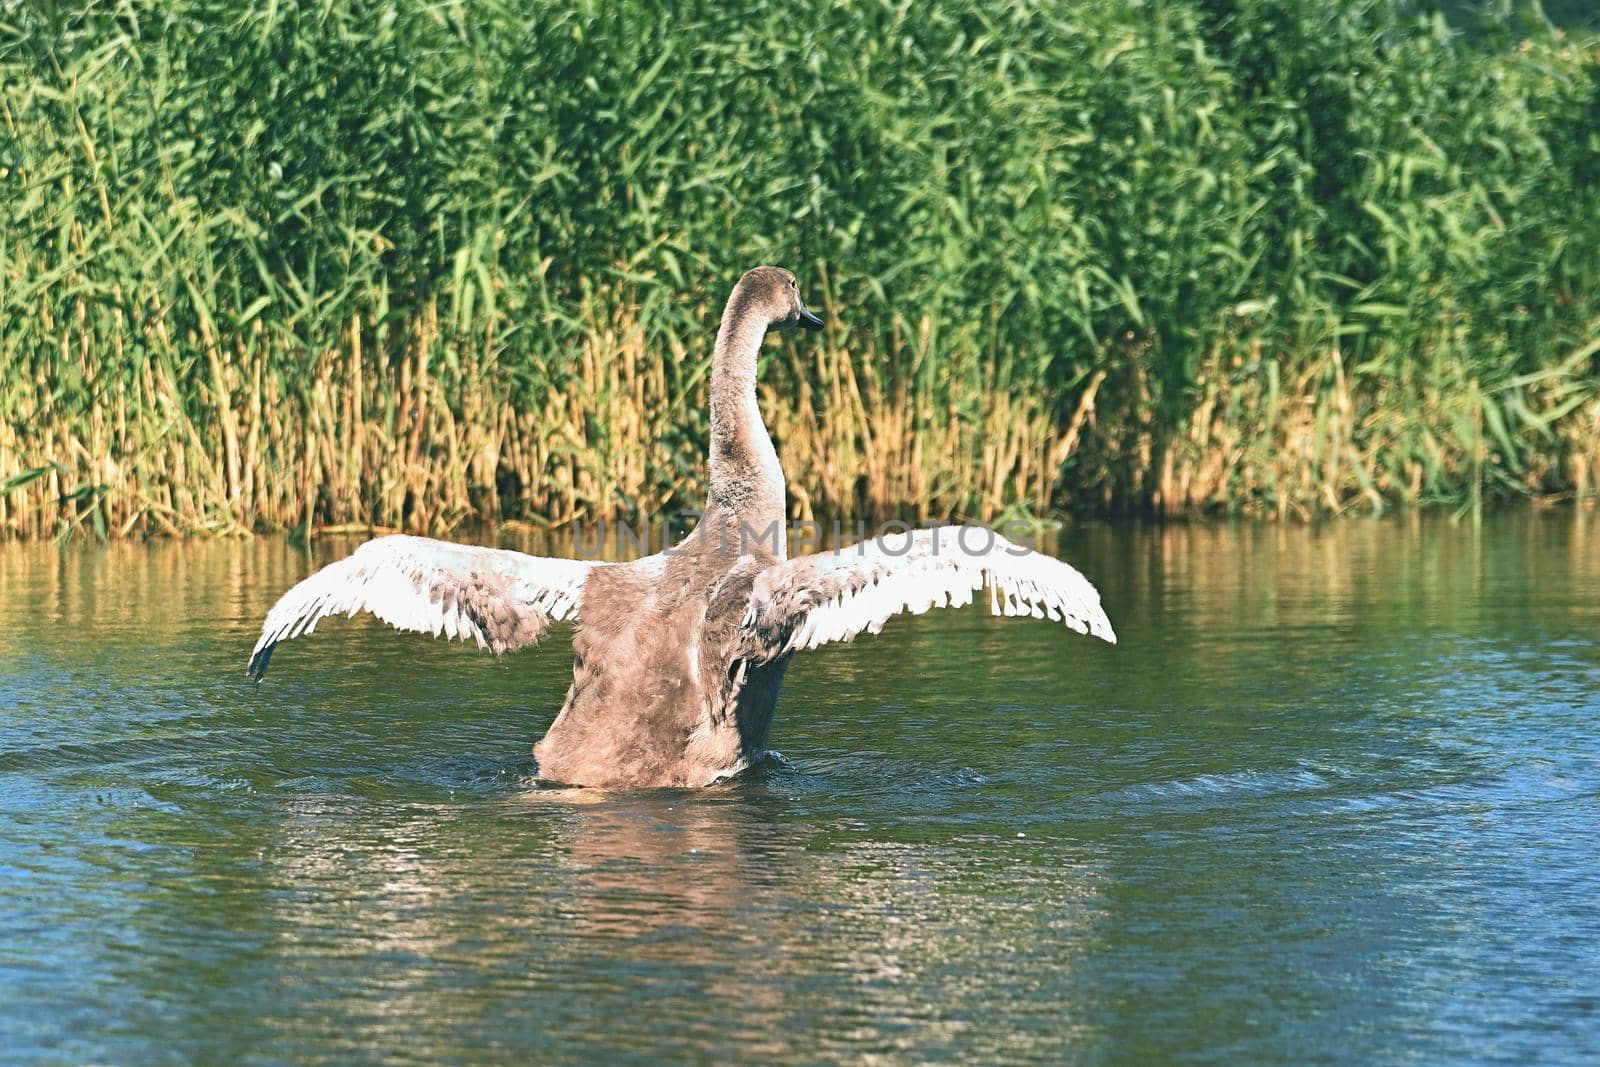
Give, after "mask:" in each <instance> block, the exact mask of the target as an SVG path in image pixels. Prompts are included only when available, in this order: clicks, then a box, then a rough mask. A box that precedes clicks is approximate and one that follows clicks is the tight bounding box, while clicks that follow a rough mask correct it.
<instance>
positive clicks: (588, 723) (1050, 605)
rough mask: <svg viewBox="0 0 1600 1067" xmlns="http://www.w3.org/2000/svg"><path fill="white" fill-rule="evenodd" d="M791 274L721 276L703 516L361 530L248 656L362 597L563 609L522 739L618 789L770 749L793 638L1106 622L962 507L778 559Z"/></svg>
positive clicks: (1073, 587) (441, 624)
mask: <svg viewBox="0 0 1600 1067" xmlns="http://www.w3.org/2000/svg"><path fill="white" fill-rule="evenodd" d="M821 326H822V322H821V320H820V319H818V318H817V316H815V315H814V314H812V313H811V312H810V311H809V310H807V308H806V307H805V304H804V303H803V302H802V301H801V299H800V295H799V292H798V290H797V288H796V286H795V280H794V275H792V274H791V273H789V272H788V271H786V270H782V269H780V268H776V267H757V268H755V269H754V270H751V271H749V272H748V273H746V274H745V275H744V277H743V278H741V279H740V280H739V283H738V285H736V286H735V287H734V290H733V293H732V295H730V296H729V298H728V303H727V306H726V308H725V309H724V311H723V317H722V324H721V327H720V329H719V330H718V333H717V342H716V349H715V351H714V353H713V356H712V377H711V447H710V456H709V467H710V488H709V492H708V496H707V501H706V507H705V510H704V512H703V513H702V515H701V518H700V523H699V525H698V527H697V528H696V529H695V530H694V531H693V532H692V533H690V534H689V535H688V536H687V537H685V538H684V539H683V541H681V542H679V543H678V544H677V545H676V546H674V547H673V548H671V549H667V550H665V551H663V552H659V553H657V554H655V555H653V556H647V557H645V558H644V559H640V560H636V561H634V562H631V563H601V562H592V561H586V560H570V559H555V558H549V557H541V556H530V555H526V554H524V553H520V552H512V551H507V550H503V549H490V548H475V547H470V546H465V545H456V544H452V543H449V542H445V541H436V540H432V539H429V538H422V537H409V536H403V535H395V536H391V537H383V538H378V539H376V540H373V541H369V542H367V543H366V544H364V545H362V546H361V547H360V548H358V549H357V550H356V551H355V552H354V553H353V554H352V555H350V556H349V557H347V558H345V559H343V560H340V561H338V562H336V563H332V564H329V565H328V566H326V567H324V568H322V569H321V570H319V571H317V572H316V573H315V574H312V575H311V576H310V577H308V578H306V579H305V580H304V581H302V582H300V583H299V584H298V585H296V586H294V587H293V588H292V589H290V590H289V591H288V592H287V593H285V594H284V596H283V597H282V598H281V599H280V600H279V601H278V603H277V604H276V605H275V606H274V607H273V608H272V610H271V611H270V612H269V613H268V615H267V618H266V622H265V624H264V625H263V627H262V633H261V639H260V640H259V641H258V642H257V644H256V647H255V649H254V650H253V651H252V653H251V656H250V662H249V667H248V671H249V673H250V675H251V676H252V677H254V678H256V679H258V680H259V679H260V678H261V677H262V675H264V674H265V672H266V669H267V665H268V663H269V661H270V659H271V657H272V653H273V649H274V648H275V647H276V646H277V645H278V644H279V643H281V642H283V641H286V640H289V639H291V638H294V637H299V636H302V635H304V634H307V633H311V632H312V631H313V630H314V629H315V628H316V625H317V622H318V621H319V620H321V619H322V618H325V617H326V616H328V615H333V614H345V615H354V614H355V613H356V612H358V611H367V612H370V613H372V614H373V615H376V616H377V617H378V618H380V619H382V620H383V621H385V622H387V623H389V624H390V625H391V626H394V627H396V628H397V629H401V630H412V631H420V632H423V633H432V634H433V635H434V636H436V637H437V636H440V635H443V636H446V637H451V638H457V639H461V640H466V639H472V640H475V641H476V642H477V643H478V645H479V646H480V647H482V648H487V649H489V650H490V651H492V652H494V653H495V654H496V655H500V654H503V653H506V652H514V651H516V650H518V649H520V648H525V647H527V646H529V645H532V644H535V643H536V642H537V641H538V640H539V639H540V638H541V637H543V636H544V634H545V632H546V631H547V630H548V628H549V625H550V623H551V621H561V620H575V621H576V622H577V628H576V630H575V632H574V636H573V647H574V651H575V653H576V658H575V660H574V664H573V671H572V686H571V688H570V689H569V690H568V691H567V698H566V701H565V703H564V704H563V705H562V708H561V711H560V713H559V714H558V715H557V716H556V719H555V721H554V722H553V723H552V724H551V726H550V729H549V730H548V731H547V732H546V734H545V736H544V737H543V739H541V740H540V741H539V743H538V744H537V745H535V746H534V750H533V751H534V757H535V759H536V760H537V761H538V765H539V771H538V773H539V777H540V778H541V779H544V780H546V781H550V782H556V783H561V784H566V785H585V786H600V787H607V788H614V789H624V788H643V787H663V786H667V787H698V786H705V785H709V784H711V783H713V782H716V781H719V780H721V779H725V778H728V777H731V776H733V775H736V774H738V773H739V772H740V771H742V770H744V769H746V768H748V767H750V766H751V765H753V764H755V763H757V762H759V761H760V760H761V758H762V757H763V756H764V755H765V753H766V749H767V740H768V737H769V735H770V732H771V727H772V719H773V713H774V710H775V708H776V706H777V700H778V692H779V689H780V687H781V686H782V683H783V675H784V671H785V670H786V669H787V668H788V665H789V659H790V657H791V656H793V654H794V653H795V652H798V651H801V650H804V649H808V648H816V647H818V646H820V645H823V644H827V643H829V642H833V641H849V640H851V639H853V638H854V637H855V636H856V635H857V634H859V633H862V632H863V631H866V632H870V633H877V632H878V631H879V630H880V629H881V628H882V626H883V625H884V623H885V621H887V620H888V619H889V618H890V617H891V616H893V615H896V614H901V613H910V614H920V613H922V612H925V611H928V610H930V609H932V608H934V607H944V606H960V605H962V604H966V603H970V602H971V600H972V598H973V595H974V593H975V592H977V591H978V590H980V589H982V588H983V587H984V586H986V585H987V587H988V589H989V593H990V607H991V610H993V611H995V612H996V613H997V614H1006V615H1031V616H1033V617H1035V618H1049V619H1052V620H1055V621H1058V622H1062V623H1064V624H1066V625H1068V626H1071V627H1072V628H1073V629H1076V630H1078V631H1079V632H1081V633H1089V634H1093V635H1094V636H1096V637H1100V638H1103V639H1104V640H1106V641H1111V642H1114V641H1115V640H1116V635H1115V634H1114V633H1113V631H1112V629H1111V624H1110V622H1109V621H1108V620H1107V619H1106V616H1105V612H1104V611H1103V610H1102V609H1101V606H1100V597H1099V594H1098V593H1096V591H1095V589H1094V587H1093V586H1092V585H1091V584H1090V583H1089V582H1088V580H1087V579H1085V578H1084V577H1083V575H1081V574H1079V573H1078V572H1077V571H1076V570H1074V569H1073V568H1072V567H1070V566H1068V565H1067V564H1066V563H1063V562H1061V561H1060V560H1057V559H1054V558H1052V557H1050V556H1046V555H1042V554H1040V553H1037V552H1033V551H1031V550H1028V549H1026V548H1023V547H1022V546H1019V545H1016V544H1014V543H1012V542H1011V541H1008V540H1006V539H1005V538H1003V537H1000V536H998V535H996V534H994V533H993V532H992V531H988V530H983V529H980V528H975V527H958V526H942V527H934V528H931V529H922V530H917V531H914V532H906V533H903V534H889V535H885V536H883V537H879V538H876V539H873V540H868V541H863V542H861V543H859V544H856V545H851V546H846V547H845V548H842V549H839V550H838V551H835V552H828V553H821V554H818V555H814V556H806V557H801V558H797V559H789V558H788V552H787V543H786V541H785V534H784V525H785V502H784V494H785V486H784V480H783V471H782V468H781V467H780V466H779V464H778V456H777V451H776V450H775V449H774V448H773V446H772V439H771V438H770V437H769V436H768V434H767V431H766V427H765V425H764V423H763V422H762V419H761V411H760V408H759V407H758V406H757V403H756V388H755V383H756V357H757V355H758V353H759V351H760V348H761V344H762V341H763V339H764V338H765V336H766V334H767V332H768V331H769V330H771V329H785V328H801V329H810V330H815V329H820V328H821Z"/></svg>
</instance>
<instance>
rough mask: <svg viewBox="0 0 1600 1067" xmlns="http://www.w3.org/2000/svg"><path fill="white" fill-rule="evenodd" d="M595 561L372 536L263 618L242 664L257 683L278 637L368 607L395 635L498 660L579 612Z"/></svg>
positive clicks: (298, 633) (293, 591)
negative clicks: (472, 649) (474, 645)
mask: <svg viewBox="0 0 1600 1067" xmlns="http://www.w3.org/2000/svg"><path fill="white" fill-rule="evenodd" d="M597 566H603V564H599V563H592V562H589V561H587V560H576V559H551V558H547V557H544V556H529V555H526V554H524V553H521V552H511V551H508V550H505V549H497V548H474V547H470V546H467V545H455V544H451V543H450V542H448V541H434V540H430V539H429V538H426V537H406V536H403V535H396V536H393V537H380V538H378V539H377V540H374V541H368V542H367V543H366V544H364V545H362V546H361V547H360V548H358V549H356V550H355V552H354V553H352V554H351V555H349V556H347V557H346V558H344V559H342V560H340V561H339V562H337V563H330V564H328V566H326V567H324V568H322V569H321V570H319V571H317V572H316V573H315V574H313V575H311V577H309V578H307V579H305V580H304V581H302V582H300V584H298V585H296V586H295V587H294V588H293V589H290V590H289V591H288V592H287V593H285V594H284V595H283V597H282V599H280V600H279V601H278V603H277V604H276V605H274V606H273V608H272V610H271V611H269V612H268V613H267V621H266V623H265V625H263V626H262V628H261V640H259V641H257V642H256V647H255V650H254V651H253V652H251V653H250V664H249V666H248V667H247V668H246V670H247V671H248V673H249V675H250V677H252V678H254V679H256V680H257V681H260V679H261V676H262V675H264V674H266V673H267V663H268V662H269V661H270V660H271V659H272V650H273V649H274V648H275V647H277V645H278V643H279V642H280V641H288V640H291V639H293V638H296V637H299V636H301V635H302V634H308V633H311V632H312V631H313V630H315V629H316V628H317V622H318V621H319V620H321V619H324V618H326V617H327V616H329V615H333V614H337V613H340V612H342V613H343V614H345V615H354V614H355V613H356V612H358V611H370V612H371V613H372V614H374V615H376V616H377V617H378V618H380V619H382V620H383V621H384V622H386V623H388V624H389V625H390V626H393V627H394V628H395V629H397V630H412V631H416V632H419V633H431V634H433V635H434V636H435V637H438V636H439V635H440V634H444V635H445V636H446V637H451V638H459V639H461V640H466V639H467V638H469V637H470V638H472V639H473V640H475V641H477V642H478V647H479V648H487V649H490V650H491V651H493V652H494V654H495V655H497V656H498V655H500V654H502V653H505V652H515V651H516V650H517V649H519V648H526V647H527V646H529V645H531V644H534V643H535V642H537V641H538V640H539V638H541V637H543V636H544V633H545V631H546V630H547V629H549V627H550V620H551V619H570V618H572V617H574V616H575V615H577V613H578V603H579V598H580V596H581V595H582V592H583V583H584V579H586V578H587V577H588V576H589V572H590V571H591V570H593V569H594V568H595V567H597Z"/></svg>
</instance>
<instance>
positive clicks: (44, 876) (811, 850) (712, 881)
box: [0, 511, 1600, 1064]
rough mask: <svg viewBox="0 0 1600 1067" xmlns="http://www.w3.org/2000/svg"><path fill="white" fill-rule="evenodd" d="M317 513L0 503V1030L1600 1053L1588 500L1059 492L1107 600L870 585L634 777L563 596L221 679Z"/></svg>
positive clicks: (395, 1044) (702, 1053) (366, 1042)
mask: <svg viewBox="0 0 1600 1067" xmlns="http://www.w3.org/2000/svg"><path fill="white" fill-rule="evenodd" d="M353 544H354V542H352V541H349V540H342V541H336V540H326V541H320V542H319V543H318V544H317V545H316V546H315V548H314V550H313V551H312V552H311V553H310V554H309V555H308V554H306V553H305V552H303V551H302V550H299V549H297V548H294V547H292V546H290V545H289V544H287V543H285V542H284V541H282V540H280V539H271V538H258V539H255V540H250V541H220V542H205V541H190V542H184V543H154V544H113V545H111V546H109V547H99V546H94V545H84V544H81V543H80V544H77V545H70V546H66V547H55V546H39V545H15V544H13V545H3V544H0V1043H3V1044H0V1059H4V1060H5V1061H7V1062H18V1063H164V1062H173V1063H177V1062H187V1063H233V1062H247V1063H290V1062H394V1063H406V1062H418V1063H436V1062H459V1063H467V1062H470V1063H485V1062H507V1063H527V1062H549V1061H572V1060H580V1059H582V1060H594V1059H604V1060H607V1061H612V1062H637V1063H656V1062H661V1061H663V1060H666V1061H676V1062H682V1061H690V1062H701V1061H716V1062H728V1061H733V1060H741V1061H744V1060H772V1061H780V1062H812V1063H815V1062H859V1061H861V1060H875V1061H877V1062H885V1063H912V1062H994V1061H1005V1062H1015V1061H1046V1062H1065V1063H1129V1064H1145V1063H1160V1062H1168V1061H1180V1062H1211V1063H1229V1064H1234V1063H1283V1064H1300V1063H1314V1062H1327V1063H1362V1064H1370V1063H1402V1062H1404V1063H1429V1064H1431V1063H1502V1062H1503V1063H1524V1062H1537V1063H1582V1062H1591V1063H1592V1062H1596V1061H1597V1060H1600V843H1597V842H1600V714H1597V713H1600V650H1597V646H1596V637H1597V624H1600V515H1596V514H1592V513H1583V512H1579V513H1577V514H1574V513H1572V512H1568V511H1553V512H1547V513H1538V512H1531V511H1530V512H1519V513H1515V514H1506V515H1500V516H1491V517H1490V518H1488V519H1486V520H1485V521H1484V522H1483V524H1482V525H1481V527H1475V526H1474V525H1472V524H1471V523H1470V522H1463V523H1461V524H1452V523H1451V522H1450V521H1448V519H1445V518H1434V517H1428V518H1420V519H1419V518H1415V517H1402V518H1398V519H1388V520H1366V519H1352V520H1346V521H1341V522H1338V523H1335V524H1330V525H1325V526H1319V527H1315V528H1303V527H1277V526H1267V525H1188V526H1167V527H1154V526H1126V525H1122V526H1117V525H1094V524H1074V525H1072V526H1070V527H1068V528H1067V529H1066V530H1065V531H1064V532H1063V533H1062V534H1061V538H1060V544H1059V546H1058V547H1059V551H1060V552H1061V554H1063V555H1064V556H1065V557H1066V558H1068V559H1070V560H1072V561H1073V562H1074V563H1076V564H1077V565H1078V566H1079V567H1080V569H1082V570H1083V571H1084V572H1085V573H1086V574H1087V575H1088V576H1089V577H1090V578H1091V579H1092V580H1093V581H1095V582H1096V584H1097V585H1098V586H1099V587H1100V589H1101V590H1102V592H1103V594H1104V598H1105V603H1106V607H1107V610H1108V612H1109V613H1110V615H1111V618H1112V620H1113V622H1114V623H1115V625H1116V627H1117V630H1118V632H1119V635H1120V637H1121V644H1119V645H1117V646H1116V647H1111V646H1108V645H1104V644H1101V643H1099V642H1097V641H1093V640H1090V639H1087V638H1083V637H1079V636H1077V635H1076V634H1073V633H1070V632H1067V631H1065V630H1064V629H1062V628H1061V627H1059V626H1053V625H1051V624H1049V623H1045V622H1036V621H1033V620H1010V619H994V618H991V617H989V616H988V615H987V613H986V612H984V611H983V610H981V609H973V608H969V609H966V610H962V611H946V612H939V613H935V614H933V615H929V616H926V617H922V618H907V619H899V620H895V621H891V622H890V624H889V626H888V627H887V628H886V630H885V631H884V633H883V634H882V635H881V636H878V637H875V638H873V637H863V638H862V639H861V640H859V641H858V642H856V643H855V644H853V645H843V646H833V647H829V648H826V649H820V650H816V651H811V652H805V653H801V654H800V655H799V656H798V657H797V658H796V660H795V662H794V664H793V665H792V667H791V668H790V671H789V675H788V681H787V683H786V685H785V690H784V697H783V700H782V702H781V704H780V706H779V712H778V719H777V722H776V725H775V726H774V729H773V745H774V747H775V748H776V749H778V750H779V751H781V752H782V754H783V755H782V758H781V759H779V758H775V759H774V760H773V761H772V762H771V763H770V764H769V765H768V766H766V767H764V768H762V769H760V770H759V771H757V772H755V773H753V774H751V775H749V776H747V777H746V778H744V779H741V780H739V781H736V782H734V783H732V784H729V785H726V786H722V787H718V788H714V789H710V790H706V791H703V792H698V793H693V792H676V791H658V792H649V793H641V794H634V795H605V794H601V793H594V792H590V791H552V790H541V789H536V788H534V787H533V783H532V782H531V780H530V777H529V776H530V774H531V772H532V763H531V759H530V754H529V746H530V745H531V744H532V742H533V741H534V740H536V739H537V738H538V737H539V735H540V733H541V732H542V731H543V729H544V728H545V727H546V726H547V725H548V723H549V721H550V720H551V718H552V717H553V714H554V712H555V710H556V708H557V707H558V706H559V704H560V701H561V698H562V694H563V693H564V691H565V687H566V684H567V681H568V680H569V678H570V672H571V658H570V650H569V648H568V646H567V638H568V636H569V633H570V631H568V630H565V629H562V628H560V627H558V628H557V630H556V631H555V632H554V633H553V634H552V635H551V638H550V639H549V640H548V641H547V642H546V643H545V644H544V645H543V646H541V647H540V648H538V649H536V650H533V651H531V652H525V653H522V654H519V655H516V656H511V657H507V658H506V659H505V660H503V661H499V662H496V661H495V660H494V659H493V658H491V657H489V656H487V655H485V654H482V653H479V652H478V651H477V650H476V649H475V648H472V647H469V646H463V645H459V644H452V643H447V642H443V641H432V640H429V639H427V638H423V637H419V636H416V635H405V634H397V633H394V632H392V631H389V630H386V629H384V628H382V627H381V626H380V625H377V624H375V623H372V622H371V621H370V620H355V621H348V622H347V621H345V620H343V619H337V620H330V621H328V622H325V623H324V624H323V625H322V627H321V628H320V629H319V630H318V632H317V634H316V635H315V636H314V637H311V638H308V639H304V640H301V641H296V642H293V643H291V644H288V645H285V646H283V647H282V648H280V649H279V651H278V654H277V656H276V658H275V659H274V661H273V665H272V666H273V670H272V673H271V674H270V675H269V676H268V677H267V680H266V681H265V682H264V683H262V684H261V685H260V686H255V685H252V684H250V683H249V682H248V681H246V679H245V677H244V672H243V668H244V662H245V657H246V655H247V653H248V651H249V649H250V646H251V644H252V643H253V641H254V639H255V636H256V632H257V628H258V626H259V623H260V619H261V617H262V615H263V613H264V612H265V611H266V609H267V608H268V606H269V605H270V604H271V603H272V601H273V600H274V599H275V598H276V597H277V596H278V594H279V593H281V592H282V591H283V590H284V589H285V588H286V587H287V586H288V585H289V584H291V583H292V582H293V581H294V580H296V579H298V578H299V577H301V576H303V575H304V574H306V573H308V571H309V570H310V569H311V568H312V567H313V566H315V565H318V564H320V563H322V562H326V561H327V560H330V559H333V558H336V557H337V556H340V555H343V554H345V553H346V552H348V551H349V550H350V548H351V547H352V546H353ZM980 603H981V602H980Z"/></svg>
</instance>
